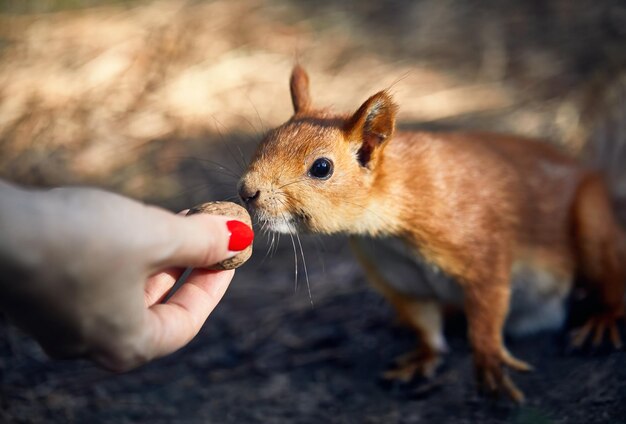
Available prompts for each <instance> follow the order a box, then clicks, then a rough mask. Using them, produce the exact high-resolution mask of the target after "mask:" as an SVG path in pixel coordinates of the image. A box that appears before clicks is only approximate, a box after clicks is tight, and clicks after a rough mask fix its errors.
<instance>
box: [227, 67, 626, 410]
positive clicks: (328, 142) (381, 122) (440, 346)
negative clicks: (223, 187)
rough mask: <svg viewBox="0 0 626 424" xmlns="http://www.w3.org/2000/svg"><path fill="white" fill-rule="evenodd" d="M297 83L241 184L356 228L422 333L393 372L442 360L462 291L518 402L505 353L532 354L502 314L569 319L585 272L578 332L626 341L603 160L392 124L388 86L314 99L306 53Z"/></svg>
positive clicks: (322, 229)
mask: <svg viewBox="0 0 626 424" xmlns="http://www.w3.org/2000/svg"><path fill="white" fill-rule="evenodd" d="M290 89H291V99H292V103H293V108H294V114H293V116H292V117H291V118H290V119H289V120H288V121H287V122H286V123H284V124H282V125H280V126H279V127H277V128H275V129H273V130H270V131H269V132H268V133H267V134H266V136H265V137H264V139H263V140H262V141H261V143H260V145H259V147H258V149H257V151H256V153H255V154H254V155H253V157H252V159H251V162H250V164H249V166H248V168H247V170H246V171H245V173H244V175H243V176H242V178H241V180H240V181H239V185H238V189H239V195H240V197H241V199H242V200H243V202H244V204H245V205H246V207H247V208H248V209H249V210H250V211H251V212H252V213H253V214H254V216H255V218H256V219H257V220H258V222H260V223H262V224H263V225H264V226H266V227H267V228H269V229H270V230H272V231H276V232H282V233H294V232H305V233H315V234H333V233H343V234H347V235H349V236H350V243H351V247H352V248H353V250H354V252H355V253H356V256H357V258H358V260H359V262H360V263H361V264H362V266H363V267H364V269H365V271H366V274H367V276H368V279H369V280H370V281H371V283H372V284H373V286H374V287H375V288H376V289H377V290H378V291H380V293H382V295H383V296H384V297H386V298H387V300H388V301H390V303H391V304H392V305H393V307H394V308H395V309H396V311H397V312H398V314H399V316H400V318H401V319H402V320H403V321H405V322H406V323H408V324H409V325H410V326H411V327H412V328H413V329H414V330H415V332H416V333H417V336H418V338H419V341H420V344H419V348H418V349H417V350H416V351H415V352H412V353H410V354H409V355H406V356H404V357H403V358H402V359H401V360H400V361H399V362H398V364H399V365H398V367H397V368H396V369H393V370H391V371H389V372H387V373H386V374H385V376H386V377H387V378H391V379H400V380H403V381H408V380H410V379H411V378H412V377H413V376H414V375H423V376H426V377H429V376H432V375H433V373H434V372H435V370H436V368H437V366H438V364H439V363H440V362H441V356H442V354H443V353H444V352H445V351H446V342H445V338H444V335H443V314H442V310H443V307H444V306H447V305H457V306H460V307H461V308H462V309H463V311H464V313H465V315H466V317H467V325H468V340H469V343H470V344H471V348H472V353H473V361H474V365H475V368H476V375H477V379H478V383H479V387H480V388H482V389H486V390H487V391H489V392H492V393H496V394H499V393H502V394H505V395H507V396H508V397H510V398H511V399H512V400H513V401H516V402H522V401H523V400H524V394H523V393H522V391H521V390H520V389H518V388H517V387H516V385H515V383H514V382H513V381H512V379H511V378H510V377H509V373H508V369H509V368H510V369H512V370H516V371H530V370H531V369H532V367H531V365H529V364H528V363H526V362H524V361H522V360H520V359H517V358H515V357H514V356H513V355H512V354H511V353H510V352H509V350H507V348H506V346H505V344H504V335H503V334H504V332H505V324H506V331H507V332H508V331H510V332H512V333H514V334H524V333H530V332H534V331H538V330H542V329H547V328H552V329H554V328H557V327H559V326H560V325H561V324H563V322H564V319H565V315H566V313H565V301H566V299H567V297H568V295H569V294H570V292H571V291H572V288H573V287H574V281H575V277H578V276H582V277H583V279H584V282H585V283H584V289H585V290H586V292H587V293H588V295H589V299H590V300H591V302H592V304H593V308H592V309H591V310H592V313H591V314H590V316H589V317H588V320H587V321H586V322H585V323H584V325H583V326H582V327H580V329H579V331H578V332H577V333H576V334H575V336H574V337H573V339H572V344H573V345H574V346H577V347H581V346H583V345H585V344H587V343H589V342H593V344H594V345H598V344H600V343H602V342H603V341H605V339H607V340H608V341H610V342H612V344H613V345H614V347H615V348H620V347H621V345H622V341H621V337H620V333H619V324H620V322H621V320H622V319H623V317H624V286H625V283H626V236H625V233H624V231H623V229H622V228H621V227H620V224H619V223H618V222H617V218H616V216H615V213H614V211H613V209H612V201H611V198H610V194H609V189H608V187H607V184H606V183H605V181H604V179H603V176H602V175H601V174H600V173H599V172H596V171H594V170H592V169H590V168H588V167H585V166H584V165H582V164H581V163H580V162H579V161H577V160H576V159H574V158H573V157H570V156H568V155H567V154H565V153H564V152H561V151H560V150H559V149H558V148H557V147H556V146H553V145H550V144H549V143H548V142H546V141H542V140H535V139H530V138H524V137H519V136H511V135H499V134H491V133H478V132H471V133H470V132H450V133H444V132H418V131H407V132H404V131H395V121H396V113H397V109H398V107H397V106H396V104H395V103H394V101H393V99H392V96H391V95H390V94H389V92H387V91H380V92H378V93H376V94H374V95H373V96H371V97H369V98H368V99H367V100H366V101H365V102H364V103H363V104H362V105H361V106H360V107H359V108H358V110H357V111H356V112H354V113H353V114H344V115H342V114H334V113H331V112H330V111H328V110H325V109H316V108H313V106H312V102H311V96H310V93H309V78H308V75H307V73H306V72H305V70H304V69H303V68H302V67H300V66H299V65H296V66H295V67H294V69H293V71H292V75H291V79H290ZM441 275H443V276H444V277H443V278H442V277H441Z"/></svg>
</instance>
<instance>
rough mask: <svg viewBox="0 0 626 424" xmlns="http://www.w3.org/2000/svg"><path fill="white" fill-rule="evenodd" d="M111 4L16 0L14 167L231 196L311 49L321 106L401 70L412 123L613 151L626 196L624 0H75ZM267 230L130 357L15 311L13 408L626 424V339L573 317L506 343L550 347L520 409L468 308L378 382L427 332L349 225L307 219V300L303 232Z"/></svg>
mask: <svg viewBox="0 0 626 424" xmlns="http://www.w3.org/2000/svg"><path fill="white" fill-rule="evenodd" d="M103 3H108V2H106V1H98V0H93V1H86V0H85V1H82V0H75V1H74V0H71V1H70V0H68V1H65V2H63V1H57V2H55V1H47V2H43V1H41V2H12V1H9V2H0V12H1V13H0V177H2V178H4V179H8V180H10V181H13V182H15V183H19V184H26V185H33V186H43V187H49V186H56V185H61V184H90V185H96V186H100V187H104V188H106V189H110V190H114V191H117V192H120V193H123V194H126V195H129V196H132V197H135V198H137V199H140V200H144V201H148V202H151V203H156V204H158V205H161V206H163V207H166V208H169V209H171V210H174V211H177V210H181V209H185V208H187V207H190V206H192V205H194V204H198V203H201V202H204V201H207V200H222V199H233V198H234V197H233V196H234V195H235V186H236V185H235V184H236V180H237V177H238V176H239V175H240V174H241V172H242V170H243V167H244V166H245V162H246V160H247V158H248V157H249V156H250V154H251V152H252V151H253V149H254V146H255V144H256V143H257V142H258V141H259V139H260V137H261V135H262V133H263V132H264V131H265V130H266V129H267V128H269V127H272V126H274V125H277V124H279V123H281V122H282V121H284V120H285V119H287V118H288V117H289V115H290V113H291V104H290V99H289V94H288V91H287V87H288V85H287V79H288V75H289V71H290V68H291V66H292V65H293V63H294V62H296V61H299V62H300V63H301V64H302V65H303V66H305V67H306V68H307V69H308V70H309V73H310V77H311V85H312V92H313V99H314V102H315V103H316V104H319V105H332V106H333V107H334V108H335V109H336V110H341V111H351V110H355V109H356V108H357V107H358V105H359V104H360V103H361V102H362V101H363V100H365V99H366V98H367V97H368V96H369V95H371V94H373V93H374V92H376V91H378V90H380V89H384V88H391V91H392V94H393V95H394V97H395V99H396V101H397V102H398V104H399V106H400V114H399V119H398V121H399V124H400V126H401V127H402V128H404V129H413V128H430V129H436V130H441V129H459V128H480V129H486V130H492V131H505V132H511V133H516V134H522V135H531V136H541V137H546V138H550V139H551V140H552V141H553V142H555V143H558V144H561V145H563V146H564V147H565V148H567V149H569V150H571V151H572V152H574V153H577V154H580V155H581V156H582V158H583V159H599V160H596V162H597V163H599V165H600V166H601V167H602V169H604V170H607V171H608V172H607V174H608V175H609V176H610V177H611V180H612V182H614V183H615V184H613V185H612V187H613V188H614V191H615V194H616V202H618V210H619V211H622V212H626V206H625V205H626V203H621V206H620V204H619V202H620V201H621V202H625V201H626V178H624V175H623V174H624V170H625V169H624V167H623V162H620V161H619V160H618V159H619V158H621V157H623V156H620V154H619V153H620V150H619V149H624V146H626V134H625V131H626V130H625V128H626V126H624V125H623V123H624V122H626V107H625V105H626V102H625V101H624V99H626V72H625V71H624V70H625V69H626V66H625V65H624V64H625V63H626V60H625V56H626V50H625V49H624V48H623V46H624V42H625V37H626V33H625V32H624V28H626V23H625V20H626V12H625V10H624V5H623V2H620V1H617V0H616V1H612V0H606V1H596V0H594V1H586V0H576V1H570V0H563V1H555V2H550V4H549V5H544V4H543V3H541V2H540V3H541V4H540V3H529V2H523V1H514V0H507V1H502V2H497V3H494V4H492V5H482V6H480V5H479V4H478V3H475V2H461V1H459V2H456V1H446V2H441V1H439V0H420V1H402V0H400V1H398V0H395V1H385V2H360V1H346V2H330V1H320V2H315V3H313V2H306V1H303V0H281V1H278V0H271V1H270V0H237V1H229V2H221V1H187V2H183V1H175V0H168V1H159V2H135V1H122V2H116V4H115V5H114V6H102V7H92V8H80V9H78V10H71V11H66V10H64V9H65V8H66V7H67V6H68V5H70V6H80V5H85V4H87V5H94V4H98V5H100V4H103ZM28 4H29V5H39V6H38V7H35V6H32V9H29V7H27V5H28ZM58 4H60V5H61V6H62V7H60V9H61V10H59V8H58V7H56V6H54V5H58ZM50 5H53V6H54V7H53V9H54V10H53V11H50V10H49V9H50V7H52V6H50ZM620 143H621V144H620ZM589 146H591V152H592V153H593V152H594V151H597V152H599V153H601V154H599V155H597V156H594V155H593V154H591V153H590V150H589V149H588V147H589ZM607 146H608V147H607ZM614 146H617V147H614ZM620 146H621V147H620ZM622 151H623V150H622ZM607 158H608V159H607ZM592 162H593V161H592ZM624 215H626V213H625V214H624ZM268 241H269V237H268V236H264V235H260V234H259V235H258V238H257V240H256V242H255V243H256V244H255V249H256V250H255V254H254V256H253V258H252V260H251V261H250V262H249V263H247V264H246V265H245V266H244V267H243V268H241V269H240V270H239V271H237V274H236V276H235V280H234V281H233V283H232V286H231V288H230V289H229V291H228V293H227V294H226V297H225V298H224V300H223V301H222V302H221V303H220V305H219V306H218V308H217V309H216V311H215V312H214V313H213V315H212V316H211V317H210V319H209V320H208V321H207V323H206V324H205V326H204V327H203V329H202V331H201V333H200V334H199V335H198V337H197V338H196V339H195V340H194V341H193V342H192V343H191V344H190V345H189V346H187V347H185V348H184V349H182V350H181V351H180V352H178V353H176V354H174V355H172V356H169V357H167V358H163V359H160V360H157V361H155V362H153V363H151V364H149V365H146V366H144V367H142V368H140V369H137V370H135V371H132V372H129V373H127V374H121V375H117V374H112V373H108V372H106V371H103V370H100V369H97V368H96V367H94V366H93V365H91V364H90V363H87V362H83V361H78V362H71V361H53V360H50V359H48V358H47V357H46V356H45V355H44V354H43V353H42V352H41V351H40V349H39V348H38V347H37V345H36V344H35V343H34V342H33V341H32V340H30V339H29V338H28V337H27V336H26V335H24V334H22V333H21V332H20V331H19V330H17V329H16V328H14V327H13V326H11V325H10V323H8V322H6V320H5V319H4V318H2V317H0V422H8V423H13V422H17V423H37V422H46V423H57V422H58V423H66V422H76V423H100V422H102V423H131V422H132V423H135V422H138V423H143V422H152V423H169V422H172V423H178V422H181V423H206V422H215V423H313V422H315V423H317V422H329V423H361V422H362V423H418V422H434V423H439V422H442V423H448V422H450V423H474V422H480V423H501V422H511V423H519V424H522V423H585V424H587V423H626V353H624V352H623V351H622V352H615V353H611V352H601V353H597V354H590V353H572V352H567V351H566V349H565V343H564V339H565V336H566V332H565V331H563V332H560V333H554V334H540V335H536V336H532V337H528V338H523V339H518V340H510V341H508V346H509V348H510V350H511V351H512V352H513V353H514V354H515V355H516V356H517V357H519V358H520V359H523V360H526V361H529V362H530V363H532V364H533V365H534V366H535V367H536V371H535V372H533V373H530V374H525V375H514V378H515V381H516V382H517V383H518V384H519V386H520V388H522V389H523V390H524V391H525V392H526V395H527V398H528V400H527V403H526V404H525V405H524V406H522V407H517V406H514V405H512V404H511V403H509V402H507V401H505V400H502V399H501V400H493V399H487V398H483V397H480V396H478V395H477V393H476V390H475V385H474V379H473V370H472V364H471V357H470V353H469V348H468V345H467V342H466V340H465V336H464V334H465V331H464V324H463V322H462V320H459V319H454V320H451V321H450V325H449V326H448V327H449V328H448V329H447V333H448V338H449V343H450V346H451V352H450V354H449V355H448V356H447V357H446V364H445V366H444V367H443V368H442V369H441V371H440V373H439V374H438V375H437V376H436V377H435V378H434V380H433V381H429V382H424V381H422V382H415V383H414V384H411V385H408V386H402V387H400V386H394V385H391V386H390V385H387V384H383V383H382V382H381V381H380V379H379V375H380V374H381V373H382V372H383V371H384V370H385V369H386V368H387V367H389V366H390V365H391V363H392V361H393V358H394V357H395V356H397V355H399V354H401V353H404V352H405V351H408V350H410V349H412V348H413V347H414V346H415V339H414V336H413V334H412V333H411V332H410V331H408V330H407V329H405V328H403V327H402V326H400V325H399V324H398V323H397V322H396V319H395V316H394V314H393V311H392V310H391V308H390V306H389V305H388V304H387V303H386V302H385V301H384V300H383V299H382V298H381V297H380V296H379V295H378V294H376V293H375V292H374V291H373V290H372V289H371V288H370V287H369V286H368V284H367V282H366V280H365V277H364V275H363V274H362V272H361V271H360V270H359V267H358V266H357V264H356V262H355V261H354V260H353V258H352V257H351V254H350V252H349V249H348V247H347V244H346V241H345V239H343V238H341V237H336V238H320V237H310V236H305V237H303V239H302V242H303V252H304V253H303V254H304V257H305V259H306V269H307V273H308V280H309V283H310V296H309V290H308V287H307V278H306V276H305V273H304V268H305V267H304V264H303V262H302V258H301V256H300V253H299V252H297V253H296V252H294V249H293V246H292V244H291V241H290V240H289V238H287V237H285V236H283V237H282V239H281V241H280V243H279V244H278V245H277V247H276V249H275V251H273V252H270V254H268V255H266V252H267V251H268V247H269V243H268ZM294 255H295V257H296V258H297V259H296V258H295V257H294ZM295 261H298V275H297V278H296V275H295ZM296 281H297V288H296V284H295V283H296Z"/></svg>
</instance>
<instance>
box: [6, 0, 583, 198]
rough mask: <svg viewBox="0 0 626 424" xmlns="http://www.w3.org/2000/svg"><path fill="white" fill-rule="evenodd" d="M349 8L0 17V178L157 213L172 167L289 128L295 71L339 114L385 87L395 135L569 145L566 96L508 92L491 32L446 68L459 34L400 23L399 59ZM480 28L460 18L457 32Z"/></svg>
mask: <svg viewBox="0 0 626 424" xmlns="http://www.w3.org/2000/svg"><path fill="white" fill-rule="evenodd" d="M410 3H411V2H407V4H406V5H404V7H405V8H407V10H409V9H410V10H413V9H411V7H412V6H411V5H410ZM400 4H402V2H400ZM429 5H430V6H432V7H431V9H428V7H429ZM348 6H350V7H354V8H355V9H354V13H351V14H349V13H347V12H346V10H347V9H346V8H347V6H346V7H345V8H342V7H341V6H337V7H336V8H334V9H333V8H332V7H331V6H330V5H329V4H324V3H322V5H321V6H320V8H319V10H318V9H311V8H310V5H309V4H308V3H307V2H298V1H292V2H289V1H282V2H281V1H264V0H236V1H230V2H225V1H224V2H219V1H215V2H183V1H172V0H168V1H159V2H140V3H132V6H128V4H126V3H122V4H120V5H113V6H107V7H100V8H91V9H83V10H74V11H69V12H57V13H48V14H27V15H20V14H5V15H2V16H0V40H1V41H2V44H1V45H2V46H3V47H2V50H0V54H1V56H0V58H1V63H0V169H1V172H0V174H1V176H2V177H4V178H8V179H10V180H13V181H16V182H20V183H26V184H34V185H57V184H67V183H70V184H76V183H80V184H84V183H88V184H96V185H100V186H104V187H108V188H111V189H114V190H118V191H121V192H123V193H126V194H129V195H133V196H135V197H139V198H143V199H152V200H155V201H158V202H160V203H163V202H166V201H167V199H170V198H172V196H176V195H177V193H180V192H181V191H183V190H185V189H186V188H187V187H188V186H189V185H190V184H191V183H190V182H189V181H187V180H185V172H184V170H183V171H181V169H180V167H181V162H182V158H186V157H188V156H189V154H190V152H192V153H193V154H195V155H200V157H202V158H204V159H215V158H217V159H220V160H221V159H223V158H222V157H220V156H219V154H217V153H215V154H214V153H212V151H211V148H212V147H214V146H219V145H222V146H223V143H231V144H232V143H235V142H237V138H235V140H233V139H232V137H231V135H232V134H248V135H250V137H252V139H255V138H258V134H259V133H261V132H262V131H263V130H264V128H266V127H269V126H273V125H276V124H278V123H280V122H282V121H284V120H285V119H286V118H287V117H288V116H289V114H290V112H291V106H290V101H289V95H288V91H287V78H288V75H289V71H290V68H291V66H292V65H293V63H294V62H295V61H300V62H301V63H302V64H304V65H305V66H306V67H307V68H308V70H309V72H310V74H311V77H312V84H313V91H314V98H315V100H316V102H317V103H318V104H320V105H333V106H334V107H335V108H336V109H337V110H352V109H355V108H356V107H357V106H358V105H359V104H360V102H362V101H363V99H364V98H366V97H367V96H368V95H370V94H371V93H373V92H375V91H377V90H380V89H384V88H389V87H391V89H392V92H393V93H394V95H395V97H396V99H397V101H398V103H399V104H400V105H401V114H400V121H401V122H404V123H406V124H408V125H415V124H416V123H424V122H426V123H431V124H432V123H435V124H437V125H443V126H459V125H463V126H469V127H486V128H487V129H495V130H501V131H510V132H516V133H521V134H529V135H542V136H550V137H554V138H556V139H559V140H567V139H572V135H573V134H575V131H576V122H577V120H578V114H579V109H580V108H579V106H578V104H577V103H576V102H577V97H576V96H575V95H573V94H572V92H571V91H569V90H565V89H563V90H561V92H560V93H558V95H557V96H552V97H547V98H546V96H543V97H542V93H539V92H538V91H535V92H532V93H531V94H533V93H534V95H529V90H528V87H529V85H528V84H525V85H524V84H520V83H519V82H520V81H526V80H527V79H528V76H527V75H526V74H524V75H523V76H524V78H525V79H524V78H521V77H520V78H517V79H516V78H515V73H514V72H513V73H511V72H512V71H511V72H508V73H507V71H506V69H507V63H510V62H512V61H513V59H514V58H511V57H509V56H510V55H511V54H512V53H510V52H507V51H506V49H505V46H504V44H503V43H504V39H503V38H502V34H501V33H500V32H499V31H501V30H502V29H501V28H498V27H497V25H496V26H494V25H491V26H489V27H488V28H486V29H484V31H483V33H482V34H478V38H477V40H478V41H477V40H473V43H474V44H475V43H476V42H478V43H479V45H480V46H479V47H480V49H479V50H478V51H477V52H476V54H475V55H474V56H480V58H479V60H474V61H472V67H470V68H468V67H467V66H463V64H458V63H457V65H460V66H454V64H455V60H457V59H458V58H459V54H460V53H459V51H461V50H460V49H459V46H458V45H454V44H453V42H454V41H455V38H454V37H458V34H456V33H454V34H452V35H450V36H449V37H448V38H449V39H448V42H449V45H448V47H447V50H446V46H445V45H444V44H445V42H446V38H445V37H446V36H447V35H446V34H447V33H441V30H440V29H438V28H439V27H437V26H433V25H432V24H431V26H430V27H429V26H428V25H427V24H426V23H428V22H429V20H428V19H427V18H426V17H424V16H423V15H424V13H422V14H420V15H416V13H417V12H414V15H415V16H418V17H419V19H417V18H416V19H417V20H416V22H415V23H417V24H419V25H416V27H415V28H413V26H412V25H411V22H408V23H406V22H405V23H404V24H403V25H407V27H406V31H405V35H406V34H409V35H410V34H414V35H415V36H416V37H417V36H419V35H421V37H420V38H419V39H417V38H416V39H415V41H414V42H413V44H411V43H409V42H408V41H407V40H406V39H402V40H400V41H402V43H401V46H404V47H403V48H404V50H405V51H406V52H407V54H406V55H405V56H402V55H399V54H398V52H397V50H398V49H399V48H398V46H396V48H395V49H391V48H390V49H386V48H385V47H384V46H385V45H386V44H385V42H387V43H389V42H391V44H394V43H393V41H394V37H396V36H395V35H394V32H393V31H392V29H389V30H388V31H387V33H386V34H385V33H383V34H382V35H381V34H380V33H371V34H368V33H367V31H364V28H365V29H367V28H368V24H367V22H368V21H367V19H370V18H369V16H370V14H371V13H372V11H371V10H370V9H371V6H368V4H367V3H363V4H362V5H361V6H359V5H358V4H356V5H355V4H349V3H348ZM420 7H421V8H420V9H418V12H420V11H421V12H423V11H428V10H430V11H431V12H432V13H435V12H437V10H439V12H440V13H443V15H442V16H443V17H441V16H439V15H436V14H434V15H433V16H434V18H433V19H439V20H440V21H441V20H444V21H445V19H448V20H454V19H458V18H457V17H456V16H455V15H450V13H451V12H450V10H448V9H449V8H446V7H443V6H436V5H435V4H434V3H433V2H428V1H424V2H421V3H420ZM410 10H409V11H410ZM315 11H317V12H315ZM400 12H402V11H400ZM444 12H445V13H444ZM446 13H447V15H446ZM426 15H427V14H426ZM526 18H528V17H525V19H526ZM387 19H389V20H393V19H395V17H394V16H393V15H390V16H388V17H387ZM363 20H365V24H364V23H363ZM477 20H478V21H479V22H480V17H479V18H473V19H470V20H468V21H467V26H468V28H471V27H472V25H474V26H476V23H475V21H477ZM444 21H442V22H440V23H442V24H444V23H445V22H444ZM386 25H387V26H388V27H393V22H386ZM385 28H386V27H385ZM383 30H384V28H383ZM395 30H396V31H397V28H396V29H395ZM457 32H458V31H457ZM455 34H456V35H455ZM499 34H500V38H498V35H499ZM429 35H430V36H431V38H428V36H429ZM425 36H426V37H427V39H426V40H424V39H423V38H424V37H425ZM398 37H399V36H398ZM437 37H438V38H437ZM481 40H482V41H481ZM433 44H434V45H436V46H439V49H438V50H437V52H436V54H435V53H434V52H433V50H432V48H431V50H425V53H424V56H420V57H417V56H416V55H415V54H414V52H413V51H412V50H411V49H412V48H413V47H414V46H417V47H415V49H417V50H416V51H418V52H419V51H420V50H419V48H421V47H423V48H426V47H425V46H431V45H433ZM457 44H458V41H457ZM420 46H421V47H420ZM415 49H414V50H415ZM400 50H401V49H400ZM392 53H393V54H392ZM464 54H467V52H465V53H464ZM442 58H443V59H445V60H442ZM531 61H532V62H533V63H536V64H538V65H540V67H542V69H544V72H543V74H542V73H540V72H535V74H537V75H538V76H537V75H535V76H534V78H535V79H534V80H533V84H534V86H537V87H540V86H541V84H539V83H540V82H542V81H544V80H545V79H546V78H548V76H550V77H552V74H550V72H552V73H554V72H556V71H554V69H553V68H555V67H556V66H557V64H558V61H557V60H556V59H555V58H553V57H551V56H549V55H548V54H547V53H542V52H540V51H538V52H537V53H536V54H535V56H533V57H532V60H531ZM557 71H562V69H561V68H558V69H557ZM518 74H519V72H518ZM546 75H548V76H546ZM574 94H576V93H574ZM220 134H223V136H222V135H220ZM250 143H251V142H250ZM250 143H249V144H250ZM232 148H233V149H235V148H234V147H232ZM203 152H204V153H203ZM214 155H216V156H215V157H214ZM230 166H232V164H231V165H230ZM166 203H167V202H166ZM174 204H175V205H177V204H176V202H174Z"/></svg>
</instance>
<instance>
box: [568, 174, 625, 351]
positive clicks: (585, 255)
mask: <svg viewBox="0 0 626 424" xmlns="http://www.w3.org/2000/svg"><path fill="white" fill-rule="evenodd" d="M573 222H574V240H575V245H576V252H575V253H576V255H577V258H578V266H579V272H580V273H581V274H582V277H583V280H584V283H585V285H586V286H585V288H586V289H587V291H588V293H589V295H590V301H591V306H592V316H591V317H590V318H589V320H588V321H587V323H586V324H585V325H584V326H583V327H581V328H580V329H579V330H578V331H577V332H576V333H575V335H574V337H573V338H572V345H573V346H574V347H582V346H583V345H584V344H585V343H586V342H587V340H589V339H591V340H592V344H593V345H594V346H599V345H600V344H601V343H602V342H603V340H604V339H605V337H607V336H608V337H609V339H610V341H611V343H612V344H613V346H614V347H615V348H617V349H619V348H621V346H622V340H621V337H620V332H619V328H618V323H619V322H620V321H621V320H623V318H624V285H625V284H626V248H625V236H624V232H623V230H622V229H621V228H620V226H619V224H618V223H617V220H616V217H615V215H614V212H613V209H612V206H611V202H610V197H609V192H608V189H607V187H606V185H605V184H604V182H603V180H602V178H601V177H600V176H599V175H592V176H590V177H589V178H587V179H586V180H584V181H583V182H582V183H581V185H580V187H579V189H578V193H577V195H576V200H575V203H574V208H573Z"/></svg>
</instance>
